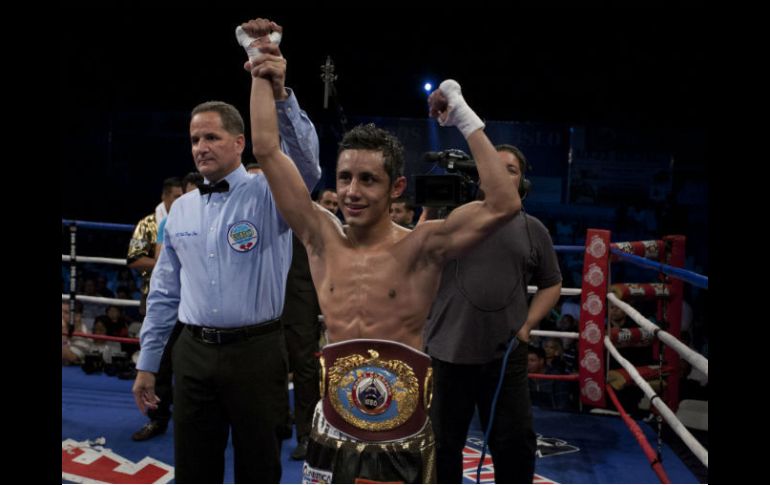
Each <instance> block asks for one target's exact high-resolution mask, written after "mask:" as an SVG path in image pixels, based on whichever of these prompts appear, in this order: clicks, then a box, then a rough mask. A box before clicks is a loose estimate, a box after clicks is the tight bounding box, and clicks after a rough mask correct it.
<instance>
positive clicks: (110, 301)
mask: <svg viewBox="0 0 770 485" xmlns="http://www.w3.org/2000/svg"><path fill="white" fill-rule="evenodd" d="M69 299H70V296H69V295H65V294H64V293H62V295H61V301H66V300H69ZM75 299H77V300H81V301H85V302H88V303H102V304H105V305H116V306H139V305H141V302H140V301H139V300H123V299H120V298H106V297H103V296H88V295H75Z"/></svg>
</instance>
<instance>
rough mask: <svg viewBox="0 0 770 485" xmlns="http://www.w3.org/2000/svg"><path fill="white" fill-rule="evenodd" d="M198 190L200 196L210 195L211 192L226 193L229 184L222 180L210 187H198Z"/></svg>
mask: <svg viewBox="0 0 770 485" xmlns="http://www.w3.org/2000/svg"><path fill="white" fill-rule="evenodd" d="M198 190H200V191H201V195H206V194H210V193H212V192H227V191H228V190H230V184H229V183H227V180H225V179H222V180H220V181H219V182H217V183H215V184H212V185H201V186H200V187H198Z"/></svg>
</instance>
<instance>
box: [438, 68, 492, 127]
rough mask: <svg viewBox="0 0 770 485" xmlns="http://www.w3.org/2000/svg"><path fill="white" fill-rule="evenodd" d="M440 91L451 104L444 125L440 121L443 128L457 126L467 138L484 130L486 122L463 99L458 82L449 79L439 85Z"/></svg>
mask: <svg viewBox="0 0 770 485" xmlns="http://www.w3.org/2000/svg"><path fill="white" fill-rule="evenodd" d="M438 89H439V90H440V91H441V93H442V94H443V95H444V96H446V98H447V102H448V104H449V106H448V107H447V117H446V119H445V120H444V122H443V123H442V122H441V120H440V119H439V124H440V125H441V126H456V127H457V129H459V130H460V133H462V134H463V136H464V137H465V138H468V137H469V136H471V133H473V132H474V131H476V130H478V129H479V128H484V122H483V121H481V118H479V117H478V115H477V114H476V113H475V112H474V111H473V110H472V109H471V107H470V106H468V103H467V102H466V101H465V98H463V95H462V91H461V89H460V84H459V83H458V82H457V81H455V80H454V79H447V80H445V81H443V82H442V83H441V84H440V85H439V87H438Z"/></svg>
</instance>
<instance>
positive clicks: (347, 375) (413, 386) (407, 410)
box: [328, 349, 420, 431]
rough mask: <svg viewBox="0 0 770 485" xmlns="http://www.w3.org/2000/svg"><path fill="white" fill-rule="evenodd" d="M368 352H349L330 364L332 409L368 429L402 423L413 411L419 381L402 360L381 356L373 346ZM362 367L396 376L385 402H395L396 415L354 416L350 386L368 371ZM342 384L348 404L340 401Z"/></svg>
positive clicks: (350, 421)
mask: <svg viewBox="0 0 770 485" xmlns="http://www.w3.org/2000/svg"><path fill="white" fill-rule="evenodd" d="M367 352H368V353H369V355H370V357H369V358H366V357H364V356H363V355H361V354H353V355H348V356H346V357H340V358H338V359H337V360H336V361H335V362H334V365H332V366H331V367H330V368H329V389H328V390H329V399H330V401H331V404H332V407H333V408H334V410H335V411H337V413H339V415H340V416H342V418H343V419H344V420H345V421H347V422H348V423H350V424H352V425H353V426H355V427H357V428H359V429H364V430H367V431H384V430H390V429H393V428H395V427H397V426H400V425H402V424H404V423H405V422H406V421H407V420H408V419H409V418H410V417H411V416H412V414H413V413H414V411H415V409H416V408H417V404H418V401H419V399H420V396H419V382H418V380H417V376H416V375H415V373H414V370H413V369H412V368H411V367H410V366H409V365H408V364H407V363H405V362H404V361H401V360H396V359H393V360H384V359H380V354H379V353H378V352H377V351H375V350H372V349H368V350H367ZM362 367H375V368H377V367H379V368H381V369H383V370H385V371H388V372H390V373H392V374H393V375H395V376H396V380H395V381H394V382H392V383H391V384H392V385H391V386H390V392H391V393H392V402H391V403H390V404H389V405H388V407H390V406H392V405H393V404H395V405H396V406H397V412H396V415H395V417H393V418H390V419H387V420H384V421H367V420H363V419H361V418H359V417H356V416H355V415H354V414H353V413H352V412H351V409H353V406H354V404H353V403H354V396H353V395H352V392H350V389H351V388H352V387H353V385H354V383H355V382H356V381H358V380H359V379H360V378H362V377H365V375H366V373H367V372H368V371H367V370H364V369H361V368H362ZM341 387H342V388H347V389H345V392H346V393H347V396H346V397H347V401H348V403H349V404H346V403H343V402H342V401H341V399H340V397H339V394H338V390H339V389H340V388H341ZM359 411H361V410H360V409H359ZM361 412H362V413H363V411H361Z"/></svg>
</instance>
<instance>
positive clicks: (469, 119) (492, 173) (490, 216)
mask: <svg viewBox="0 0 770 485" xmlns="http://www.w3.org/2000/svg"><path fill="white" fill-rule="evenodd" d="M428 102H429V105H430V115H431V116H432V117H436V118H437V119H438V121H439V123H440V124H441V125H442V126H457V128H458V129H459V130H460V131H461V132H462V134H463V136H464V137H465V139H466V140H467V142H468V146H469V147H470V150H471V154H472V155H473V158H474V159H475V160H476V166H477V169H478V171H479V181H480V186H481V189H482V190H483V191H484V194H485V198H484V200H483V201H474V202H470V203H467V204H464V205H462V206H460V207H458V208H457V209H455V210H453V211H452V212H451V213H450V214H449V216H448V217H447V218H446V219H444V220H442V221H435V222H426V223H424V224H422V225H421V226H423V227H424V230H427V231H429V232H428V234H427V238H426V245H425V249H426V250H427V251H428V253H429V254H431V255H432V256H433V257H435V258H438V259H439V261H446V260H449V259H454V258H457V257H459V256H460V255H462V254H463V253H464V252H465V251H468V250H469V249H471V248H472V247H473V246H475V245H476V244H478V243H480V242H481V241H482V240H483V239H484V238H485V237H486V236H487V235H489V234H490V233H491V232H492V231H494V230H495V229H496V228H497V227H499V226H500V225H502V224H504V223H505V222H506V221H508V220H510V219H511V218H512V217H513V216H515V215H516V214H517V213H518V212H519V210H521V198H520V197H519V193H518V191H517V190H516V187H515V186H514V184H513V183H512V179H511V175H510V173H509V171H508V167H506V165H505V164H504V163H503V162H502V161H501V159H500V155H499V154H498V153H497V150H495V147H494V146H493V145H492V143H491V142H490V141H489V138H487V135H486V134H485V133H484V123H483V122H482V121H481V119H480V118H479V117H478V116H477V115H476V113H474V112H473V110H472V109H471V108H470V106H468V103H466V101H465V99H464V98H463V96H462V93H461V91H460V85H459V84H458V83H457V82H456V81H453V80H451V79H448V80H446V81H444V82H442V83H441V85H440V86H439V88H438V89H437V90H436V91H434V92H433V93H431V95H430V97H429V98H428Z"/></svg>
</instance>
